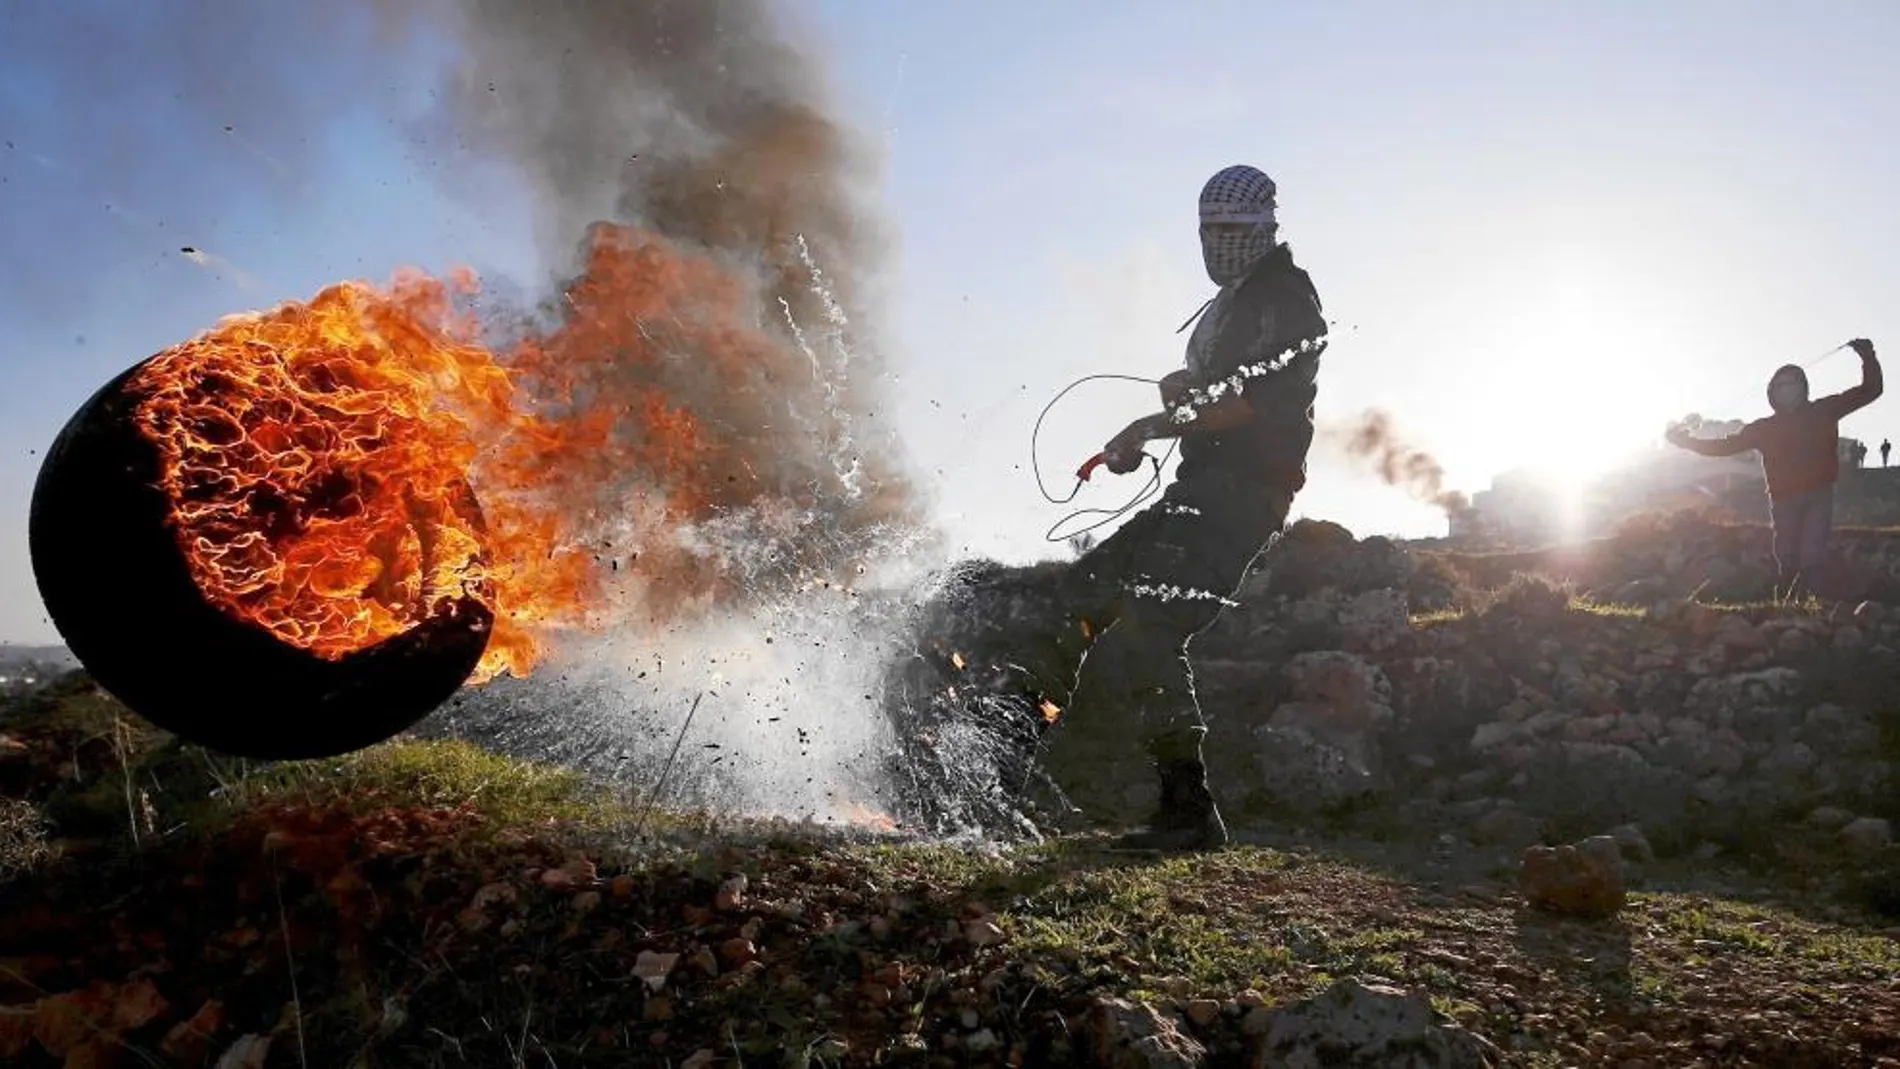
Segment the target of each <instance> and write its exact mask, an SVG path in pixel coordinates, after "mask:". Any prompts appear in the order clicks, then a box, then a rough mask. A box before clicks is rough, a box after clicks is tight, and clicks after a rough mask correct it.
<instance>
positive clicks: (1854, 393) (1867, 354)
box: [1820, 338, 1886, 419]
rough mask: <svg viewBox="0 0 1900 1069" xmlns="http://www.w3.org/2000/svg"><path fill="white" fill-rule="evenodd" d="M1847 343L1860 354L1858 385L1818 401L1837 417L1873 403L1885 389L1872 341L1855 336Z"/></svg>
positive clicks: (1878, 359)
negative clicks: (1831, 410)
mask: <svg viewBox="0 0 1900 1069" xmlns="http://www.w3.org/2000/svg"><path fill="white" fill-rule="evenodd" d="M1847 344H1848V346H1849V347H1851V348H1852V349H1853V350H1854V352H1856V353H1858V354H1860V385H1858V386H1850V387H1848V388H1847V389H1845V390H1842V391H1841V392H1840V393H1837V394H1835V395H1834V396H1832V397H1824V398H1822V399H1821V402H1820V403H1822V404H1825V405H1827V406H1828V407H1829V408H1832V409H1833V410H1834V413H1835V418H1837V419H1838V418H1840V417H1841V416H1845V415H1847V414H1848V413H1850V412H1858V411H1860V410H1861V409H1863V408H1866V407H1867V406H1868V405H1871V404H1873V403H1874V402H1875V401H1876V400H1879V398H1880V395H1881V393H1883V392H1884V391H1885V389H1886V383H1885V382H1884V381H1883V378H1882V376H1881V374H1880V358H1879V357H1877V356H1875V355H1874V343H1873V342H1870V341H1868V340H1867V339H1866V338H1855V339H1854V340H1853V341H1850V342H1848V343H1847Z"/></svg>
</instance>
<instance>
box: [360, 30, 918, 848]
mask: <svg viewBox="0 0 1900 1069" xmlns="http://www.w3.org/2000/svg"><path fill="white" fill-rule="evenodd" d="M378 10H379V11H380V12H381V13H382V14H383V15H384V16H386V18H387V21H386V23H385V24H386V25H387V26H389V27H392V28H393V29H395V30H396V31H398V32H403V31H407V30H411V29H414V28H415V27H417V26H425V25H433V26H435V27H438V28H440V29H443V30H446V31H447V32H446V36H447V37H448V38H449V39H450V40H451V41H452V42H453V47H454V50H455V55H456V59H455V61H454V63H453V65H452V66H451V68H450V70H449V75H448V82H447V84H446V85H445V86H444V88H443V91H442V94H441V100H442V105H441V107H440V109H439V110H438V111H437V112H436V113H435V114H433V115H431V116H430V117H429V118H428V119H427V120H426V125H427V126H429V127H430V129H429V130H427V131H425V133H426V136H427V139H428V140H429V141H430V142H431V143H434V144H451V143H452V144H455V145H458V146H465V147H466V148H468V149H469V150H470V151H472V152H473V153H474V154H476V155H477V156H478V157H479V158H481V159H482V160H483V161H485V162H487V163H491V164H498V165H501V166H503V167H505V168H506V169H507V170H509V171H511V172H513V173H514V174H516V175H518V176H519V177H520V178H522V179H524V180H525V182H526V184H527V186H528V188H529V189H530V190H531V192H532V194H533V197H534V202H533V210H534V213H535V224H536V227H537V233H538V235H539V238H540V241H541V244H542V246H543V250H544V252H545V253H547V254H548V255H549V256H550V257H552V258H554V259H555V260H556V261H557V262H568V263H571V265H572V266H571V269H570V271H569V273H568V275H567V277H566V278H564V279H563V280H562V281H561V282H560V283H559V284H558V287H557V290H558V292H557V294H556V296H555V298H554V299H553V300H551V301H549V302H548V303H547V304H546V305H545V306H544V307H542V308H541V309H539V310H538V311H537V314H534V315H529V316H526V317H523V318H522V319H521V320H520V321H519V322H516V323H513V324H512V325H511V330H510V335H511V336H510V337H509V338H507V339H506V346H505V348H506V351H507V352H508V353H509V354H510V356H509V359H510V360H511V361H512V362H513V363H514V364H515V366H516V367H517V368H518V369H520V370H522V371H524V372H526V377H525V380H524V381H528V382H531V383H534V384H535V385H536V388H537V389H538V391H539V396H540V397H541V398H542V399H543V400H544V401H547V402H550V411H555V412H564V415H563V416H562V417H561V418H562V419H564V420H565V422H566V424H567V425H568V426H569V427H573V426H577V425H583V424H586V423H588V422H589V421H593V420H602V421H605V422H606V423H607V424H609V425H610V427H609V429H608V430H607V431H606V437H605V439H604V440H600V439H592V438H590V436H589V435H587V434H581V435H574V436H567V435H561V436H557V438H558V440H557V441H556V442H555V445H554V447H553V448H551V449H548V450H547V452H546V455H545V457H544V458H543V459H542V460H541V461H540V462H537V463H535V464H532V465H521V464H515V465H513V466H512V467H510V468H509V470H510V471H511V472H515V473H519V472H520V471H523V470H534V471H538V472H539V473H540V477H539V478H537V479H535V480H531V483H530V484H529V485H521V484H519V483H518V482H516V481H511V480H508V479H503V480H501V485H499V486H497V487H494V488H492V489H493V490H494V491H496V492H497V493H499V494H500V495H501V496H508V495H510V494H513V493H516V492H521V493H523V494H525V495H526V499H527V500H532V501H538V502H541V503H543V504H546V503H552V504H553V505H554V506H555V508H553V509H552V510H551V512H552V514H555V515H558V516H559V518H560V520H561V522H563V523H565V524H569V525H571V528H572V532H573V537H572V539H571V541H572V542H573V543H575V544H577V545H590V546H593V547H596V548H595V552H596V554H597V556H598V558H599V559H600V560H601V561H602V562H610V563H612V564H613V565H614V566H615V567H617V568H619V569H620V570H619V571H618V572H616V573H615V575H616V577H617V580H618V581H619V582H620V583H621V587H620V589H619V590H617V591H616V592H615V593H614V596H613V598H612V599H611V600H612V607H611V610H610V611H609V612H608V613H607V616H608V617H609V619H608V621H607V622H608V623H609V624H610V625H612V626H610V628H609V629H607V630H606V631H605V632H603V633H601V635H600V637H599V638H597V639H595V640H592V641H587V642H583V643H575V644H571V645H570V646H569V652H570V654H571V656H569V657H568V658H566V659H565V664H564V665H563V667H562V668H561V670H560V674H559V676H558V678H557V679H555V680H551V681H549V682H554V683H558V684H559V685H557V686H551V687H550V686H542V687H540V688H538V689H536V690H535V691H533V692H532V693H530V692H525V691H521V690H519V689H517V688H515V687H513V686H506V687H503V688H501V690H500V692H499V693H498V694H495V695H485V696H478V698H477V700H476V701H475V702H474V704H473V705H472V707H471V710H470V712H471V714H472V715H473V717H474V720H475V721H478V723H471V724H470V725H469V727H470V729H471V730H474V731H477V732H484V733H486V732H492V733H494V734H496V735H497V736H499V738H500V739H501V740H502V741H505V742H506V743H507V744H509V745H510V746H511V747H513V748H517V749H524V750H530V751H536V752H541V753H547V754H555V755H559V756H560V757H561V758H562V759H565V760H569V761H573V762H575V763H582V764H589V763H591V764H596V765H599V766H601V767H616V766H618V767H620V768H622V769H627V768H630V767H639V766H641V765H645V766H647V767H649V768H650V767H651V765H652V762H653V759H654V758H655V757H656V756H657V755H658V753H659V752H660V751H659V750H658V746H659V745H660V744H662V743H666V744H669V748H668V749H667V750H666V751H665V752H666V753H667V754H672V753H673V752H674V751H673V750H672V749H671V748H670V744H671V743H672V742H675V741H680V740H683V746H684V749H683V750H682V751H680V752H681V753H683V754H684V755H685V756H683V757H681V758H680V759H679V762H680V764H681V765H682V767H681V768H679V769H677V770H676V772H677V774H676V775H675V776H674V777H672V778H671V779H670V780H669V782H671V783H675V784H679V785H682V786H683V785H685V784H693V785H695V786H694V787H693V789H692V790H691V791H690V792H688V794H687V796H686V797H689V798H691V799H692V800H695V801H697V802H699V803H702V804H738V805H740V806H742V807H745V808H749V809H755V810H757V809H766V810H770V811H776V812H782V813H790V814H823V813H826V812H831V813H834V814H837V813H846V814H848V813H849V812H850V806H851V803H853V802H857V801H863V800H868V799H872V798H874V797H875V796H876V795H877V794H878V793H880V791H881V787H880V785H879V784H878V783H876V782H875V778H876V777H875V776H871V777H869V778H867V773H868V772H869V771H870V770H871V769H873V768H875V767H877V761H876V755H877V752H878V751H879V750H880V749H882V748H883V747H884V746H885V742H884V741H883V740H884V738H885V732H886V730H887V725H886V724H885V722H884V720H883V718H882V714H881V705H880V704H879V703H877V702H876V701H874V700H873V696H874V692H875V691H876V690H877V689H879V686H880V682H881V678H882V674H883V672H884V671H885V666H886V665H887V664H888V663H889V661H890V660H891V658H892V657H894V656H896V655H897V654H898V653H899V652H900V651H899V650H898V649H896V648H895V647H894V646H893V644H892V643H893V636H895V635H897V634H898V633H899V632H900V630H901V624H902V620H901V619H900V618H899V617H901V613H902V607H901V600H900V603H896V604H894V603H893V602H891V601H890V600H889V599H888V598H886V599H872V598H869V597H867V598H863V599H860V598H858V597H857V596H856V591H855V590H854V589H853V588H854V587H857V586H859V585H862V584H864V583H867V582H870V581H873V580H874V579H875V578H876V572H877V571H878V569H879V567H880V564H882V565H883V566H884V568H885V570H886V576H885V577H886V578H887V579H888V578H891V576H890V574H889V573H890V571H892V570H893V564H894V565H895V569H894V570H897V571H901V570H903V569H904V568H907V567H914V559H915V557H914V551H915V549H916V548H918V546H919V545H920V543H921V542H922V541H923V540H925V539H927V538H928V536H929V532H928V531H927V530H926V529H925V526H924V524H923V522H922V516H921V513H922V507H921V503H920V501H919V500H918V495H917V493H916V490H915V488H914V487H913V486H912V485H911V484H910V482H909V481H908V480H907V478H906V477H905V474H904V471H903V468H902V461H901V454H900V452H899V448H898V443H897V439H896V436H895V434H894V433H893V431H892V430H891V429H890V424H889V422H888V421H887V420H885V419H880V417H879V412H880V411H881V410H882V409H883V408H885V407H887V406H884V405H881V404H880V403H879V400H880V399H879V397H878V394H877V391H878V389H879V388H880V387H881V385H882V384H883V382H884V380H885V378H886V376H885V374H884V362H883V357H882V350H881V347H880V345H879V340H880V339H879V337H878V331H877V329H876V316H875V311H876V304H877V300H878V295H877V293H876V292H875V289H874V287H875V284H876V282H877V280H878V279H879V278H880V277H881V276H882V274H883V268H884V266H885V254H886V252H887V250H888V248H889V246H888V240H887V234H886V230H885V227H884V226H883V224H882V222H881V220H880V217H879V215H878V213H877V211H876V207H875V197H874V194H875V189H874V185H873V183H874V180H875V178H876V167H875V164H876V160H875V159H874V158H873V156H872V154H871V153H870V152H869V151H868V147H867V146H866V145H864V144H862V143H860V142H859V141H858V140H857V139H856V138H855V137H854V136H853V135H852V134H851V133H850V132H849V131H848V130H847V128H846V127H845V126H844V125H843V124H842V123H840V122H839V121H837V120H836V119H835V118H834V117H833V114H832V110H831V108H832V105H831V103H830V101H829V100H828V99H827V93H826V86H825V79H824V77H823V70H822V68H821V67H820V66H819V64H818V63H817V61H816V60H815V59H814V52H813V51H812V50H810V49H809V48H803V47H800V46H799V43H798V42H797V41H796V40H795V39H794V37H793V28H792V27H790V26H787V25H786V24H784V22H783V21H782V18H781V16H780V13H779V12H778V11H777V10H775V8H774V6H773V5H769V4H768V3H766V2H765V0H591V2H589V0H576V2H568V3H562V4H523V3H518V2H513V0H469V2H453V3H451V2H448V0H442V2H435V0H409V2H400V0H378ZM487 318H488V319H490V321H491V322H497V321H502V320H505V318H506V317H505V316H498V315H497V313H496V310H495V309H493V308H491V309H488V310H487ZM503 325H504V326H509V325H508V324H506V323H505V322H504V323H503ZM591 441H598V442H599V444H600V447H596V446H595V445H592V444H588V443H590V442H591ZM576 444H579V445H581V448H571V447H572V446H574V445H576ZM525 446H526V448H527V449H528V450H529V451H530V453H532V452H533V450H534V449H536V448H539V446H537V444H536V443H535V442H528V443H525ZM482 489H484V488H483V487H481V486H480V485H479V484H478V490H482ZM484 493H485V498H488V499H492V498H493V497H494V496H495V494H493V493H489V492H488V491H486V490H485V491H484ZM530 511H531V512H532V511H539V512H541V513H543V514H546V513H549V512H550V510H549V509H546V508H539V509H538V510H537V509H536V508H533V507H531V508H530ZM702 691H703V692H704V693H705V694H706V695H707V697H706V700H705V703H704V705H703V706H701V707H700V710H699V713H698V716H697V718H696V719H693V720H691V721H687V720H683V719H682V718H681V716H680V710H681V709H682V708H688V707H691V703H692V701H696V700H698V695H699V694H700V693H701V692H702ZM497 703H499V704H497ZM484 706H485V707H486V709H487V712H486V714H485V715H484V714H482V713H478V712H477V710H478V709H481V708H483V707H484ZM527 709H534V710H536V712H535V713H534V714H533V715H528V716H522V715H520V713H521V712H522V711H524V710H527ZM676 725H678V726H677V727H676ZM669 760H671V758H669Z"/></svg>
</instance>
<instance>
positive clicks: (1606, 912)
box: [1518, 835, 1626, 919]
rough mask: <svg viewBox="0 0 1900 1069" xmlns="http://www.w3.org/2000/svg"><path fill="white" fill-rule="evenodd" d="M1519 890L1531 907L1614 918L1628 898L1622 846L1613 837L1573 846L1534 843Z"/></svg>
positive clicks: (1525, 859) (1526, 856)
mask: <svg viewBox="0 0 1900 1069" xmlns="http://www.w3.org/2000/svg"><path fill="white" fill-rule="evenodd" d="M1518 890H1519V893H1520V894H1522V895H1523V897H1524V901H1525V902H1526V904H1528V905H1529V906H1530V907H1531V908H1532V909H1537V910H1543V911H1545V912H1548V913H1557V914H1562V915H1565V916H1572V917H1584V918H1592V919H1595V918H1603V917H1608V916H1611V915H1613V914H1615V913H1616V911H1617V910H1619V909H1622V908H1623V902H1624V900H1625V898H1626V892H1625V888H1624V883H1623V852H1622V847H1621V846H1620V845H1619V844H1618V843H1617V841H1616V840H1615V839H1614V838H1611V837H1610V836H1608V835H1597V836H1592V837H1591V838H1588V839H1585V840H1583V841H1582V842H1580V843H1576V844H1574V845H1566V846H1558V847H1548V846H1533V847H1531V848H1530V849H1528V850H1526V851H1524V857H1523V863H1522V865H1521V867H1520V868H1519V870H1518Z"/></svg>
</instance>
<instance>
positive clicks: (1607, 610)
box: [1568, 596, 1649, 620]
mask: <svg viewBox="0 0 1900 1069" xmlns="http://www.w3.org/2000/svg"><path fill="white" fill-rule="evenodd" d="M1568 608H1569V610H1570V611H1571V612H1581V613H1588V614H1590V615H1591V616H1604V617H1612V618H1615V619H1624V620H1637V619H1641V618H1643V617H1645V616H1648V615H1649V610H1648V609H1645V608H1644V607H1642V606H1641V605H1625V604H1621V603H1619V602H1613V601H1598V600H1596V599H1595V598H1592V597H1589V596H1578V597H1573V598H1571V599H1570V604H1569V606H1568Z"/></svg>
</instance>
